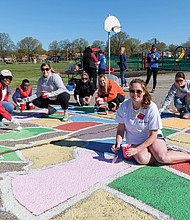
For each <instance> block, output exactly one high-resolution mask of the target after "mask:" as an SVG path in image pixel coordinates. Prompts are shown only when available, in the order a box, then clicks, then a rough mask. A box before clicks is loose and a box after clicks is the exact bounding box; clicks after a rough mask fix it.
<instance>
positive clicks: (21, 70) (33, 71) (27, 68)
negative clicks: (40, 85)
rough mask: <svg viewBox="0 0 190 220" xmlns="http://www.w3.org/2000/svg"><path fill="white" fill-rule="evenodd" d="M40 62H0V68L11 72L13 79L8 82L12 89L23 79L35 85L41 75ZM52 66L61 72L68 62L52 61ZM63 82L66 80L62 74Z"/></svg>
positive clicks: (66, 67) (65, 68)
mask: <svg viewBox="0 0 190 220" xmlns="http://www.w3.org/2000/svg"><path fill="white" fill-rule="evenodd" d="M40 66H41V64H40V63H36V64H33V63H26V64H24V63H23V64H19V63H13V64H4V63H1V64H0V70H3V69H8V70H10V71H11V72H12V74H13V81H12V82H11V84H10V86H9V87H10V88H11V89H14V88H16V87H17V86H19V85H20V84H21V82H22V80H23V79H28V80H29V81H30V84H31V86H35V85H37V81H38V79H39V77H40V76H41V71H40ZM51 66H52V68H53V69H54V70H55V71H56V72H63V71H65V70H67V69H68V66H69V64H68V62H61V63H52V64H51ZM62 78H63V82H64V83H65V84H66V83H67V81H68V78H67V75H65V76H63V77H62Z"/></svg>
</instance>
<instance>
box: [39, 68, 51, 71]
mask: <svg viewBox="0 0 190 220" xmlns="http://www.w3.org/2000/svg"><path fill="white" fill-rule="evenodd" d="M41 70H42V71H45V70H46V71H49V68H42V69H41Z"/></svg>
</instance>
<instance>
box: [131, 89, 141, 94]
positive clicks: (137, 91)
mask: <svg viewBox="0 0 190 220" xmlns="http://www.w3.org/2000/svg"><path fill="white" fill-rule="evenodd" d="M129 92H130V93H133V94H135V93H137V94H138V95H141V94H142V92H143V91H142V90H140V89H137V90H134V89H130V90H129Z"/></svg>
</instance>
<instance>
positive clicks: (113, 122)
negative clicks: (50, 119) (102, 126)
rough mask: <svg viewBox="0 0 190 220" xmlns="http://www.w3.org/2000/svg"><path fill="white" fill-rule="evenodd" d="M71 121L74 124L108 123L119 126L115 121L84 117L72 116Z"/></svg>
mask: <svg viewBox="0 0 190 220" xmlns="http://www.w3.org/2000/svg"><path fill="white" fill-rule="evenodd" d="M70 120H72V121H74V122H79V121H82V122H102V123H107V124H117V123H116V122H115V120H111V119H104V118H96V117H90V116H83V115H76V116H71V117H70Z"/></svg>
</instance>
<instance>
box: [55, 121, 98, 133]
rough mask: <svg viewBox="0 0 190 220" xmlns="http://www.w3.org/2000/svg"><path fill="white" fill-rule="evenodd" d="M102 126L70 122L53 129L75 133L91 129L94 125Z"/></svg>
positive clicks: (95, 123)
mask: <svg viewBox="0 0 190 220" xmlns="http://www.w3.org/2000/svg"><path fill="white" fill-rule="evenodd" d="M99 124H102V123H100V122H71V123H68V124H64V125H59V126H57V127H55V128H56V129H60V130H66V131H77V130H80V129H83V128H88V127H92V126H95V125H99Z"/></svg>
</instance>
